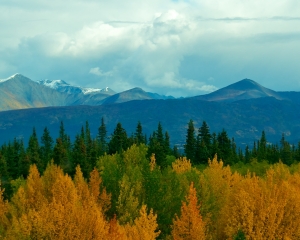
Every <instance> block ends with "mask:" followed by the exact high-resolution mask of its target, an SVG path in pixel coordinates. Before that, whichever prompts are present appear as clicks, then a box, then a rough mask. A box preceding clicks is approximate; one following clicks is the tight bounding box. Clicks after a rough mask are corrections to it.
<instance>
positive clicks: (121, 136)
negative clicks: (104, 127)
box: [108, 123, 129, 154]
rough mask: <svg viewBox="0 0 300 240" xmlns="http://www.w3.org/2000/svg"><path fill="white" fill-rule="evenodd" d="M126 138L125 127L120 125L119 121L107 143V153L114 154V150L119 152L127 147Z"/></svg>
mask: <svg viewBox="0 0 300 240" xmlns="http://www.w3.org/2000/svg"><path fill="white" fill-rule="evenodd" d="M128 147H129V146H128V138H127V133H126V131H125V129H124V128H123V127H122V124H121V123H118V124H117V126H116V128H115V130H114V132H113V134H112V136H111V140H110V142H109V143H108V152H109V154H114V153H116V152H118V153H121V152H122V151H123V150H126V149H127V148H128Z"/></svg>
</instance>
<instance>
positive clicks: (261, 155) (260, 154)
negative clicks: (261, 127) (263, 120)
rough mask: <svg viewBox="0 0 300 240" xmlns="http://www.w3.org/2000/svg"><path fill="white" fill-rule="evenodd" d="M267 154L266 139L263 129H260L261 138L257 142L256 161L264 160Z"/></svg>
mask: <svg viewBox="0 0 300 240" xmlns="http://www.w3.org/2000/svg"><path fill="white" fill-rule="evenodd" d="M266 156H267V139H266V134H265V131H262V133H261V138H260V140H259V143H258V151H257V159H258V161H262V160H266Z"/></svg>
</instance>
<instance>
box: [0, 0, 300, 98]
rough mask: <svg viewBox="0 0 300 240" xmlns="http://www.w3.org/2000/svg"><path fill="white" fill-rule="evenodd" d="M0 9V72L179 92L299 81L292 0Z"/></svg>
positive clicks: (78, 1)
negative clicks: (238, 83)
mask: <svg viewBox="0 0 300 240" xmlns="http://www.w3.org/2000/svg"><path fill="white" fill-rule="evenodd" d="M116 6H118V8H116ZM0 9H1V10H3V11H2V13H3V14H2V15H1V16H0V22H2V23H5V24H2V25H3V26H1V34H0V36H1V38H0V54H1V67H0V77H1V76H2V77H1V78H5V77H7V76H10V75H12V74H13V73H14V72H20V73H23V74H25V75H27V76H28V77H30V78H33V79H34V80H37V79H41V78H49V79H51V78H53V79H58V78H63V79H64V80H66V81H67V82H70V83H74V84H77V85H81V86H89V87H99V88H102V87H104V86H109V87H111V88H113V89H114V90H115V91H123V90H126V89H128V88H132V87H137V86H138V87H142V88H143V89H145V90H147V91H151V92H158V93H160V94H167V93H172V94H174V95H177V96H191V95H195V94H204V93H208V92H210V91H214V90H216V89H218V88H220V87H224V86H226V85H228V84H230V83H233V82H235V81H238V80H241V79H243V78H245V77H248V78H252V79H254V80H256V81H258V82H260V83H261V84H265V85H266V86H267V87H270V88H274V87H273V85H274V86H276V87H278V88H279V89H281V88H283V89H284V88H288V87H289V86H290V89H294V88H295V87H294V86H297V87H298V86H299V90H300V84H299V78H300V70H299V67H297V64H296V63H297V56H298V55H299V54H300V43H299V32H298V30H297V29H298V21H299V19H300V18H299V17H298V16H299V15H300V10H299V9H300V2H299V1H296V0H287V1H284V2H283V1H281V2H280V1H278V2H274V1H271V0H266V1H264V2H261V1H258V0H245V1H238V0H227V1H224V0H216V1H206V0H190V1H181V0H179V1H158V0H153V1H151V4H149V1H148V0H145V1H142V2H141V1H138V0H129V1H126V2H124V1H120V0H112V1H94V0H88V1H83V0H74V1H72V8H70V6H69V5H68V4H65V3H62V2H61V1H58V0H53V1H51V4H50V3H49V2H48V1H45V0H42V1H34V0H33V1H31V2H30V3H25V2H24V1H21V0H13V1H11V2H8V1H6V2H5V3H0ZM137 9H138V10H137ZM2 63H3V64H2ZM12 71H14V72H12ZM287 77H288V80H286V79H287ZM282 79H285V84H283V83H282V82H283V81H282ZM275 90H276V89H275Z"/></svg>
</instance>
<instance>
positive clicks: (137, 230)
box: [125, 205, 160, 240]
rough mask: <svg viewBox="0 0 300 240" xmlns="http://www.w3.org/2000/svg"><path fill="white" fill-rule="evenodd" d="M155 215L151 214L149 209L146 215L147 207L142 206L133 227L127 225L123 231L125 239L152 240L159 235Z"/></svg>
mask: <svg viewBox="0 0 300 240" xmlns="http://www.w3.org/2000/svg"><path fill="white" fill-rule="evenodd" d="M156 218H157V215H156V214H153V210H152V209H151V210H150V212H149V214H147V207H146V205H143V206H142V208H141V209H140V216H139V217H137V218H136V219H135V220H134V225H130V224H127V225H126V226H125V231H126V235H127V239H130V240H153V239H156V238H157V237H158V236H159V235H160V231H157V230H156V229H157V227H158V225H157V222H156Z"/></svg>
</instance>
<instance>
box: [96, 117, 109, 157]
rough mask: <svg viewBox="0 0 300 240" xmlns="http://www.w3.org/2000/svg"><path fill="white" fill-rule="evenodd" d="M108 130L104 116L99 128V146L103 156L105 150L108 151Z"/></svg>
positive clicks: (100, 153)
mask: <svg viewBox="0 0 300 240" xmlns="http://www.w3.org/2000/svg"><path fill="white" fill-rule="evenodd" d="M106 135H107V130H106V126H105V123H104V118H103V117H102V119H101V125H100V127H99V128H98V136H97V139H98V146H99V150H98V152H99V155H100V156H102V155H104V153H105V152H107V136H106Z"/></svg>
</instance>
